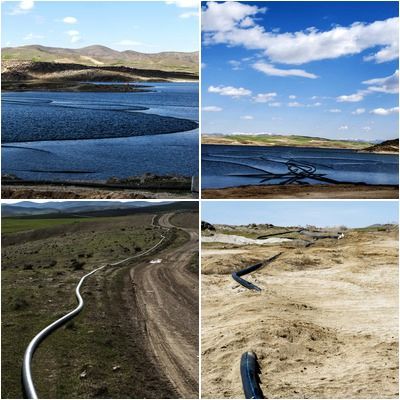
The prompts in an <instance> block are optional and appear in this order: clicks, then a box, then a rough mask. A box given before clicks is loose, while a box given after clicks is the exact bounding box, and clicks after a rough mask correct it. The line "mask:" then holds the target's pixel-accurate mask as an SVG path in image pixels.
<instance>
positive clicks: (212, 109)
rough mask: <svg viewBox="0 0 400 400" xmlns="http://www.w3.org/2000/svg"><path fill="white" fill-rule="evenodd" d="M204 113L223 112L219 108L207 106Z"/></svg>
mask: <svg viewBox="0 0 400 400" xmlns="http://www.w3.org/2000/svg"><path fill="white" fill-rule="evenodd" d="M203 111H206V112H220V111H222V108H221V107H217V106H205V107H203Z"/></svg>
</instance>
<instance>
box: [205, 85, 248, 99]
mask: <svg viewBox="0 0 400 400" xmlns="http://www.w3.org/2000/svg"><path fill="white" fill-rule="evenodd" d="M208 92H209V93H218V94H220V95H221V96H231V97H233V98H239V97H241V96H250V95H251V90H248V89H245V88H242V87H240V88H235V87H233V86H222V85H220V86H210V87H209V88H208Z"/></svg>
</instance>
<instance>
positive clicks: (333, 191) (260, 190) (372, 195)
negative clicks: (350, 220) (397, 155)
mask: <svg viewBox="0 0 400 400" xmlns="http://www.w3.org/2000/svg"><path fill="white" fill-rule="evenodd" d="M201 196H202V198H203V199H398V198H399V187H398V186H396V185H364V184H361V185H359V184H335V185H326V184H318V185H302V186H300V185H245V186H234V187H229V188H223V189H202V192H201Z"/></svg>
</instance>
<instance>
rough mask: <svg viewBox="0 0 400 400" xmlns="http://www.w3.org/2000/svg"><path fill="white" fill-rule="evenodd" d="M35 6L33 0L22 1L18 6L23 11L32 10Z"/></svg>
mask: <svg viewBox="0 0 400 400" xmlns="http://www.w3.org/2000/svg"><path fill="white" fill-rule="evenodd" d="M33 6H34V1H33V0H22V1H21V2H20V3H19V5H18V7H19V8H20V9H21V10H31V9H32V8H33Z"/></svg>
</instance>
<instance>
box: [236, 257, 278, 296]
mask: <svg viewBox="0 0 400 400" xmlns="http://www.w3.org/2000/svg"><path fill="white" fill-rule="evenodd" d="M281 254H282V253H278V254H275V255H274V256H272V257H270V258H268V259H267V260H265V261H263V262H260V263H258V264H255V265H251V266H250V267H247V268H244V269H242V270H240V271H237V272H232V278H233V279H234V280H235V281H236V282H237V283H239V284H241V285H242V286H244V287H245V288H247V289H250V290H256V291H258V292H260V291H261V288H259V287H258V286H256V285H254V283H251V282H249V281H246V280H245V279H243V278H242V276H243V275H246V274H250V273H251V272H254V271H256V270H258V269H259V268H261V267H262V266H263V265H266V264H269V263H271V262H272V261H274V260H276V259H277V258H278V257H279V256H280V255H281Z"/></svg>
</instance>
